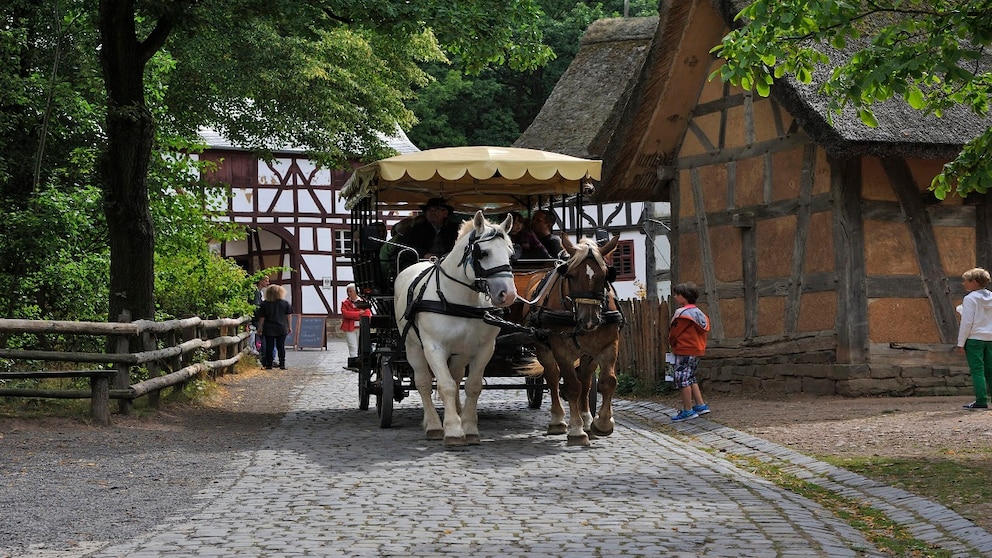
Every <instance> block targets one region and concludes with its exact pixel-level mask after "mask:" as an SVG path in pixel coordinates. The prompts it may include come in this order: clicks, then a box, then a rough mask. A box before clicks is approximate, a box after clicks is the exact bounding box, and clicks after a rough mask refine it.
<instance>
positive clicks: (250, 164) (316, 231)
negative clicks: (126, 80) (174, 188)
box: [200, 130, 417, 316]
mask: <svg viewBox="0 0 992 558" xmlns="http://www.w3.org/2000/svg"><path fill="white" fill-rule="evenodd" d="M200 135H201V137H202V138H203V139H204V141H205V142H206V144H207V146H208V149H206V150H205V151H204V152H203V153H202V154H201V155H200V158H201V159H204V160H210V161H214V162H216V163H217V166H216V169H215V170H214V171H212V172H211V173H210V175H209V176H207V177H206V178H207V180H209V181H211V182H221V183H224V184H228V185H230V188H231V193H230V196H229V198H228V204H227V207H226V208H225V209H226V214H227V217H228V218H229V219H231V220H233V221H234V222H237V223H242V224H243V225H244V226H245V228H246V229H247V232H248V234H247V236H246V238H245V239H244V240H240V241H234V242H227V243H224V244H223V245H221V246H220V247H219V250H220V253H221V255H223V256H225V257H229V258H233V259H234V260H236V261H238V262H239V263H240V264H241V265H242V266H243V267H244V268H245V269H246V270H248V271H249V272H250V273H254V272H255V271H258V270H260V269H266V268H271V267H285V268H289V269H291V270H292V271H285V272H282V273H281V274H279V276H277V277H271V280H272V282H273V283H276V284H281V285H283V286H284V287H285V288H286V291H287V299H288V300H290V301H291V302H292V304H293V307H294V310H295V311H296V312H298V313H300V314H303V315H313V316H336V315H337V314H338V313H339V309H340V308H341V301H342V300H343V299H344V298H345V297H346V293H345V286H346V285H347V284H348V283H350V282H351V281H352V279H353V277H354V276H353V275H352V270H351V261H350V260H349V259H348V257H347V254H349V253H350V252H351V241H352V239H351V225H350V219H351V212H350V211H349V210H347V209H345V207H344V201H343V200H342V199H340V197H339V196H338V192H339V190H340V189H341V186H342V185H344V183H345V181H346V180H347V179H348V177H350V176H351V172H350V171H348V170H329V169H325V168H321V167H319V166H318V165H316V164H315V163H314V162H313V161H311V160H310V159H308V158H307V156H306V154H305V153H304V152H303V151H302V150H300V149H291V148H283V149H274V150H273V153H274V155H275V157H274V159H273V160H272V161H271V162H266V161H264V160H261V159H259V158H258V157H257V156H256V155H255V154H253V153H252V152H251V151H247V150H244V149H240V148H238V147H236V146H234V145H231V143H230V142H228V141H227V140H225V139H224V138H222V137H220V136H219V135H218V134H216V133H214V132H212V131H209V130H204V131H201V134H200ZM388 143H389V146H390V147H392V148H393V149H395V150H396V151H397V152H399V153H409V152H412V151H417V148H416V146H414V145H413V144H412V143H411V142H410V141H409V140H408V139H407V138H406V136H405V135H404V134H402V133H400V134H397V135H396V136H395V137H392V138H389V139H388ZM404 216H405V215H399V214H397V215H384V216H383V220H384V222H385V223H386V225H387V227H391V226H392V224H393V223H395V222H396V221H398V220H399V219H401V218H402V217H404Z"/></svg>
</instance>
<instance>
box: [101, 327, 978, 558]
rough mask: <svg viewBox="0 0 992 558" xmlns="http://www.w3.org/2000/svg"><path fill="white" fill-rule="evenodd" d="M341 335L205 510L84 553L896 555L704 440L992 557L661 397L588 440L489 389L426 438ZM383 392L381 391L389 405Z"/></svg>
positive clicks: (964, 528) (934, 517)
mask: <svg viewBox="0 0 992 558" xmlns="http://www.w3.org/2000/svg"><path fill="white" fill-rule="evenodd" d="M343 351H344V347H343V342H340V341H338V340H332V341H330V343H329V348H328V350H327V351H305V352H302V353H301V352H296V353H294V354H293V357H292V363H293V364H294V365H296V364H297V363H299V365H300V366H302V367H305V368H306V369H307V372H308V373H307V374H306V376H305V377H306V382H305V384H304V385H300V386H298V389H297V391H296V395H295V398H296V399H295V405H294V408H293V410H292V411H291V412H290V413H289V414H287V415H286V416H285V418H284V419H283V420H282V422H281V424H280V426H279V427H278V428H276V429H275V430H274V431H273V432H272V434H271V436H270V437H269V438H268V441H267V443H266V444H265V445H264V447H261V448H258V449H257V450H255V451H251V452H245V453H240V454H237V455H236V456H235V458H234V459H233V461H232V462H231V463H230V467H229V468H228V470H227V472H226V474H225V475H224V476H223V477H222V478H219V479H217V482H215V483H214V484H213V488H212V489H211V490H209V491H205V492H203V493H201V494H200V496H199V502H200V503H199V505H198V506H197V507H196V509H192V510H179V511H177V513H176V514H175V516H174V517H172V518H170V519H169V520H168V521H166V522H165V523H163V524H162V525H160V526H159V527H158V528H156V529H155V530H154V531H153V532H150V533H148V534H147V535H146V536H143V537H139V538H138V539H137V540H135V541H134V542H132V543H128V544H124V545H117V546H107V547H103V548H92V549H91V550H90V551H89V552H88V553H86V554H85V555H86V556H93V557H100V558H108V557H123V556H127V557H131V558H140V557H147V558H157V557H167V556H168V557H172V556H198V557H227V556H230V557H235V556H236V557H252V556H257V557H267V558H268V557H273V558H275V557H310V556H360V557H365V556H472V557H473V558H485V557H490V556H492V557H497V556H500V557H502V556H519V557H523V556H535V557H537V556H540V557H548V556H569V557H571V556H575V557H584V556H604V557H606V556H652V557H656V556H686V557H688V556H710V557H713V556H727V557H764V556H769V557H772V556H775V557H779V556H781V557H788V556H829V557H843V556H881V555H882V554H881V553H880V552H879V551H878V550H876V549H875V548H874V547H873V546H872V544H870V543H869V542H868V541H866V540H865V539H864V538H863V537H862V536H861V534H860V533H858V532H857V531H856V530H854V529H853V528H851V527H850V526H848V525H847V524H846V523H845V522H843V521H841V520H839V519H837V518H835V517H834V516H833V515H832V514H831V513H830V512H829V511H827V510H825V509H824V508H822V507H820V506H819V505H817V504H815V503H813V502H811V501H809V500H806V499H804V498H801V497H799V496H797V495H795V494H792V493H790V492H788V491H785V490H782V489H780V488H778V487H777V486H775V485H774V484H771V483H769V482H768V481H765V480H763V479H761V478H759V477H756V476H754V475H752V474H750V473H749V472H747V471H744V470H741V469H739V468H736V467H734V466H733V465H731V464H730V463H729V462H728V461H726V460H724V459H722V458H720V457H719V456H718V454H719V453H721V452H720V451H716V452H707V451H704V448H703V446H709V447H711V448H713V449H716V450H722V451H726V452H737V453H742V454H747V455H751V456H753V457H757V458H760V459H766V460H769V461H773V462H776V463H778V464H780V465H783V466H785V467H788V468H789V469H790V470H791V471H792V472H793V473H795V474H797V475H800V476H802V477H804V478H807V479H809V480H812V481H814V482H818V483H821V484H823V485H824V486H827V487H828V488H830V489H831V490H836V491H838V492H841V493H843V494H845V495H847V496H852V497H857V498H860V499H863V500H866V501H869V502H871V503H872V504H873V505H875V506H877V507H879V508H881V509H883V510H885V511H886V512H888V513H889V515H890V516H891V517H893V518H895V519H897V520H899V521H900V523H902V524H904V525H907V526H908V527H910V529H911V530H912V531H913V533H914V534H915V535H916V536H917V537H919V538H923V539H925V540H928V541H930V542H932V543H933V544H936V545H938V546H940V547H941V548H944V549H947V550H949V551H950V552H951V553H952V554H953V555H954V556H983V555H992V536H990V535H989V534H988V533H987V532H985V531H983V530H981V529H979V528H977V527H976V526H975V525H974V524H972V523H970V522H969V521H967V520H965V519H963V518H961V517H960V516H959V515H957V514H955V513H954V512H952V511H950V510H948V509H946V508H943V507H941V506H938V505H936V504H933V503H931V502H929V501H927V500H923V499H920V498H916V497H913V496H912V495H909V494H907V493H905V492H903V491H900V490H896V489H893V488H891V487H886V486H882V485H877V484H875V483H872V482H871V481H868V480H866V479H864V478H862V477H859V476H857V475H853V474H850V473H847V472H845V471H842V470H838V469H835V468H832V467H830V466H828V465H826V464H823V463H819V462H816V461H814V460H812V459H809V458H806V457H804V456H802V455H799V454H796V453H794V452H791V451H790V450H787V449H785V448H782V447H780V446H776V445H774V444H770V443H768V442H765V441H763V440H760V439H758V438H754V437H751V436H748V435H745V434H743V433H740V432H737V431H734V430H731V429H728V428H725V427H722V426H720V425H718V424H716V423H713V422H711V421H707V420H703V419H699V420H695V421H691V422H689V423H684V424H681V425H679V428H680V430H682V431H683V433H685V434H688V435H691V436H694V437H696V438H697V439H698V440H699V441H698V443H693V444H687V443H686V442H684V441H680V440H677V439H675V438H673V437H671V436H666V435H663V434H661V433H659V432H658V431H657V429H654V428H651V426H650V425H651V423H652V421H662V422H665V423H667V421H668V418H667V413H669V412H671V410H670V409H667V408H665V407H663V406H658V405H654V404H639V403H637V404H635V403H631V402H620V403H618V420H617V428H616V432H615V433H614V434H613V435H612V436H610V437H608V438H599V439H596V440H593V443H592V446H591V447H588V448H569V447H566V445H565V440H564V437H548V436H545V435H544V428H545V426H546V423H547V420H548V411H547V407H548V403H547V399H546V397H547V396H545V404H544V407H543V408H542V409H539V410H532V409H529V408H528V407H527V403H526V397H525V396H524V392H523V391H520V390H488V391H484V392H483V394H482V398H481V399H480V405H479V407H480V421H479V424H480V430H481V434H482V444H481V445H479V446H473V447H468V448H465V449H458V450H446V449H444V448H443V446H442V445H441V443H440V442H433V441H427V440H425V439H424V436H423V434H422V431H421V428H420V426H419V422H420V416H421V411H420V409H421V405H420V400H419V397H418V396H417V395H416V394H415V393H414V394H412V396H411V397H409V398H407V399H405V400H404V401H402V402H400V403H397V404H396V407H395V409H394V413H393V427H392V428H389V429H381V428H379V426H378V419H377V417H376V413H375V410H374V404H373V409H372V410H369V411H360V410H358V394H357V379H356V375H355V374H354V373H351V372H348V371H346V370H342V368H341V364H342V363H343V362H344V353H343ZM373 401H374V399H373Z"/></svg>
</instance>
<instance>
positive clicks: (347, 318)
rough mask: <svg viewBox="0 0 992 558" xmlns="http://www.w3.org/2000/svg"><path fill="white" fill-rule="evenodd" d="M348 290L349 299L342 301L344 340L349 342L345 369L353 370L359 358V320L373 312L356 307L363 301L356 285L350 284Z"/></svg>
mask: <svg viewBox="0 0 992 558" xmlns="http://www.w3.org/2000/svg"><path fill="white" fill-rule="evenodd" d="M346 289H347V291H348V298H346V299H344V300H342V301H341V331H343V332H344V338H345V340H346V341H348V357H349V358H348V365H347V366H345V368H348V369H351V368H353V363H354V361H353V360H352V359H354V358H356V357H357V356H358V320H359V319H361V317H362V316H371V315H372V311H371V310H369V309H368V308H359V307H358V306H356V305H355V303H356V302H360V300H361V299H359V298H358V288H357V287H355V284H354V283H348V286H347V287H346Z"/></svg>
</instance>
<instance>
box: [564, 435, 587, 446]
mask: <svg viewBox="0 0 992 558" xmlns="http://www.w3.org/2000/svg"><path fill="white" fill-rule="evenodd" d="M567 445H568V446H588V445H589V436H585V435H583V436H569V437H568V443H567Z"/></svg>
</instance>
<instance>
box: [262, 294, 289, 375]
mask: <svg viewBox="0 0 992 558" xmlns="http://www.w3.org/2000/svg"><path fill="white" fill-rule="evenodd" d="M292 313H293V307H292V306H290V304H289V302H287V301H286V289H284V288H282V287H281V286H279V285H271V286H269V288H267V289H265V300H263V301H262V304H261V305H259V307H258V309H257V310H255V317H256V318H257V319H258V326H259V329H260V330H261V331H262V335H264V336H265V343H264V346H265V350H264V351H262V366H264V367H265V368H266V369H267V370H268V369H271V368H272V365H273V357H272V352H273V348H275V352H276V353H278V355H279V368H281V369H283V370H285V369H286V336H287V335H289V334H290V333H292V332H293V329H292V326H290V324H289V316H290V314H292Z"/></svg>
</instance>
